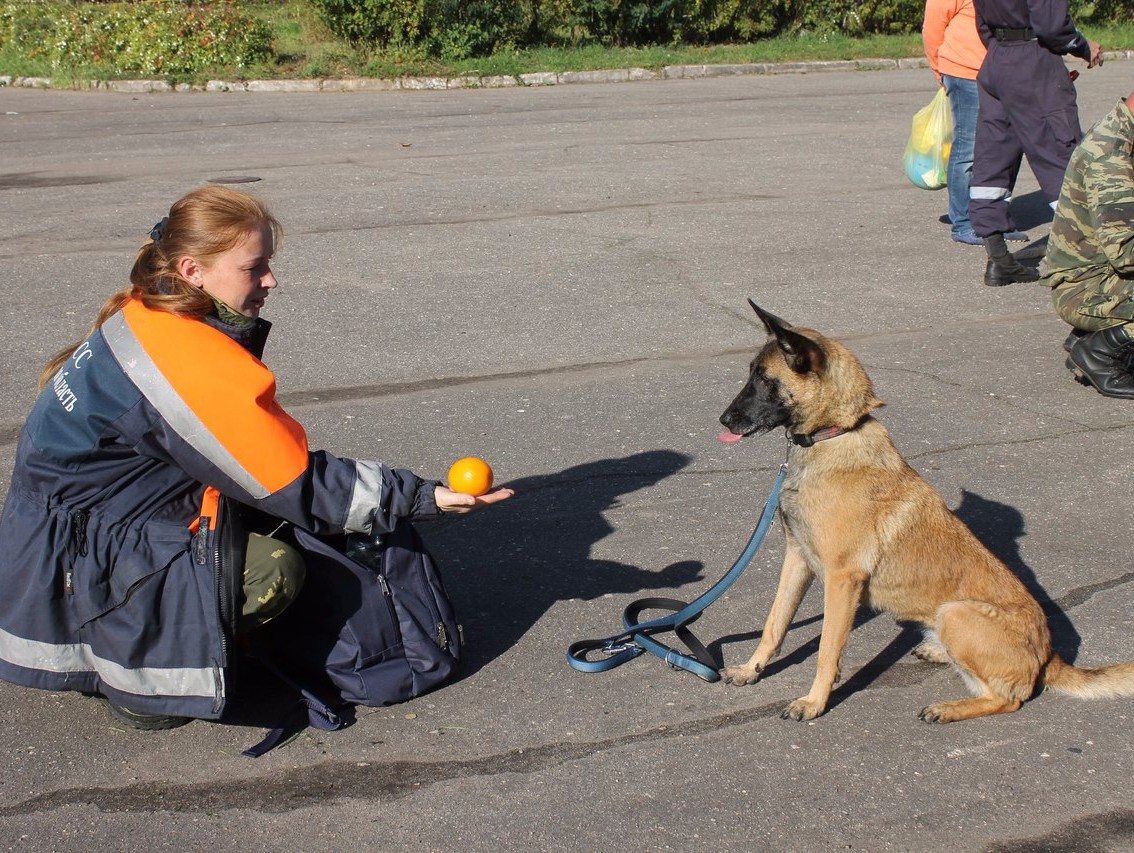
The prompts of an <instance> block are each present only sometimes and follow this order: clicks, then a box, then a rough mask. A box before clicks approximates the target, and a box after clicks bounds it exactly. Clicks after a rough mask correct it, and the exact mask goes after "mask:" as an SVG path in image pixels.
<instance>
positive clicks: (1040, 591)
mask: <svg viewBox="0 0 1134 853" xmlns="http://www.w3.org/2000/svg"><path fill="white" fill-rule="evenodd" d="M954 514H955V515H956V516H957V517H958V518H959V519H961V521H963V522H964V523H965V525H966V526H967V527H968V528H969V529H970V530H972V532H973V534H974V535H975V536H976V537H977V538H978V539H979V540H980V541H981V543H982V544H983V545H984V546H985V547H986V548H988V550H989V551H991V552H992V553H993V554H994V555H995V556H996V557H997V558H998V559H999V560H1000V561H1001V562H1003V563H1004V564H1005V565H1006V566H1007V567H1008V568H1009V569H1010V570H1011V571H1012V572H1013V573H1014V574H1015V575H1016V576H1017V577H1019V578H1020V580H1021V581H1023V583H1024V585H1025V586H1026V587H1027V588H1028V591H1029V592H1031V594H1032V595H1033V596H1035V598H1036V600H1037V601H1038V602H1039V603H1040V606H1041V607H1043V609H1044V612H1045V613H1046V614H1047V619H1048V625H1049V626H1050V629H1051V640H1052V646H1053V647H1054V648H1055V650H1056V651H1057V652H1059V654H1060V655H1061V656H1062V657H1063V658H1064V659H1065V660H1068V661H1074V660H1075V658H1076V656H1077V655H1078V651H1079V645H1080V642H1081V640H1080V637H1079V634H1078V632H1077V631H1076V630H1075V627H1074V626H1073V625H1072V624H1071V620H1070V619H1068V618H1067V615H1066V614H1065V613H1064V612H1063V610H1062V609H1061V608H1060V607H1059V606H1058V605H1057V604H1056V603H1055V602H1054V601H1053V599H1052V598H1051V596H1050V595H1048V593H1047V591H1046V590H1045V589H1044V588H1043V586H1042V585H1041V584H1040V582H1039V580H1038V578H1037V577H1036V574H1035V572H1034V571H1032V569H1031V567H1029V566H1028V564H1027V563H1026V562H1024V559H1023V557H1022V556H1021V555H1020V544H1019V542H1020V539H1021V538H1022V537H1023V536H1024V535H1025V526H1024V516H1023V514H1022V513H1021V512H1020V511H1019V510H1018V509H1016V508H1015V507H1013V506H1009V505H1008V504H1003V503H999V502H997V501H992V500H988V499H987V498H983V497H981V496H980V495H978V494H975V493H974V492H970V491H967V490H963V491H962V492H961V503H960V505H959V506H958V507H957V509H956V510H955V511H954ZM816 589H820V590H821V585H820V584H814V585H813V586H812V590H816ZM810 593H811V591H809V594H810ZM877 615H879V614H877V613H875V612H874V611H871V610H868V609H866V608H859V611H858V613H857V614H856V615H855V621H854V626H853V629H857V628H858V627H860V626H861V625H865V624H866V623H867V622H869V621H871V620H872V619H873V618H874V617H875V616H877ZM822 618H823V616H822V614H820V615H817V616H811V617H808V618H806V619H801V620H799V621H796V622H793V623H792V624H791V626H790V627H789V629H788V630H789V631H791V630H794V629H797V628H802V627H805V626H807V625H812V624H814V623H815V622H819V621H822ZM899 628H900V630H899V633H898V635H897V636H896V637H895V638H894V639H893V640H891V641H890V642H889V643H888V644H887V645H886V647H885V648H884V649H883V650H882V651H881V652H879V653H878V654H877V655H875V656H874V658H872V659H871V660H870V661H868V662H867V663H866V664H864V665H863V666H861V667H859V668H858V669H857V670H855V672H854V674H853V675H851V677H850V678H848V679H847V680H846V681H845V682H843V683H841V684H840V685H839V686H838V687H837V688H836V689H835V690H834V691H833V692H832V694H831V698H830V701H829V702H828V706H827V707H828V710H830V709H832V708H834V707H835V706H837V705H838V704H839V703H840V702H842V701H844V700H845V699H846V698H847V697H848V696H851V695H853V694H854V693H856V692H858V691H859V690H864V689H866V688H867V687H869V686H870V685H871V684H873V683H874V682H875V681H876V680H877V679H878V678H879V677H880V676H881V675H882V674H883V673H885V672H886V671H887V670H889V668H890V667H891V666H893V665H894V664H896V663H898V662H899V661H900V660H902V659H903V658H904V657H905V656H907V655H909V654H910V653H911V652H912V651H913V649H914V648H915V647H916V646H917V644H918V643H919V642H921V639H922V633H921V630H920V628H919V627H918V626H916V625H910V624H904V623H899ZM853 629H852V630H853ZM762 633H763V632H762V630H756V631H749V632H745V633H739V634H730V635H728V636H725V637H721V638H720V639H719V640H716V641H715V642H713V643H711V644H709V646H708V648H709V650H710V652H711V653H712V654H713V656H714V657H715V658H716V659H717V660H718V661H720V660H721V658H722V654H723V648H724V646H726V645H731V644H733V643H751V642H754V641H758V640H759V638H760V636H761V634H762ZM852 636H853V634H852ZM818 651H819V637H813V638H811V639H810V640H808V641H807V642H806V643H804V644H803V645H801V646H799V647H798V648H796V649H793V650H792V651H790V652H789V653H788V654H786V655H784V656H782V657H778V658H776V659H774V660H773V661H771V663H769V664H768V666H767V668H766V669H765V670H764V673H763V675H762V678H768V677H770V676H772V675H775V674H776V673H777V672H780V671H781V670H784V669H786V668H788V667H790V666H795V665H796V664H800V663H803V662H804V661H806V660H807V659H808V658H810V657H811V656H812V655H815V654H817V653H818Z"/></svg>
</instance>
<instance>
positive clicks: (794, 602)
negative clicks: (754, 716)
mask: <svg viewBox="0 0 1134 853" xmlns="http://www.w3.org/2000/svg"><path fill="white" fill-rule="evenodd" d="M813 580H815V575H814V574H813V573H812V571H811V569H809V568H808V567H807V562H806V560H804V559H803V554H802V553H801V552H800V550H799V547H798V546H797V545H796V544H795V540H794V539H793V538H792V536H791V534H788V535H787V542H786V550H785V551H784V564H783V567H782V568H781V569H780V584H779V587H778V588H777V589H776V597H775V600H774V601H772V609H771V610H770V611H768V619H767V621H766V622H765V623H764V631H763V633H762V634H761V635H760V644H759V645H758V646H757V647H756V651H755V653H754V654H753V655H752V657H751V658H749V659H748V662H747V663H745V664H743V665H742V666H726V667H725V668H724V669H722V670H721V677H722V678H724V680H725V681H727V682H728V683H729V684H755V683H756V682H757V681H758V680H759V678H760V673H762V672H763V671H764V667H766V666H767V665H768V662H769V661H770V660H771V659H772V658H774V657H775V656H776V655H777V654H779V652H780V646H781V645H783V642H784V636H785V635H786V634H787V630H788V627H789V626H790V625H791V620H792V619H793V618H794V617H795V612H796V610H798V609H799V603H800V602H801V601H803V596H804V595H805V594H806V593H807V590H808V589H809V588H810V586H811V582H812V581H813Z"/></svg>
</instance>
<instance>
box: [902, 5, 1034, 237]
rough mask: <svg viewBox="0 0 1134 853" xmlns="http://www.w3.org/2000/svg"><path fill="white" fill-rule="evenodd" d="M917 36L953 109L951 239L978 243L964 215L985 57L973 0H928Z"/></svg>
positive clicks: (949, 173) (949, 182)
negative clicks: (979, 80)
mask: <svg viewBox="0 0 1134 853" xmlns="http://www.w3.org/2000/svg"><path fill="white" fill-rule="evenodd" d="M921 37H922V42H923V44H924V46H925V55H926V58H927V59H928V60H929V67H930V68H931V69H932V70H933V74H934V75H935V76H936V77H937V82H938V83H940V84H941V85H942V86H944V87H945V93H946V94H947V95H948V96H949V106H950V107H951V108H952V111H953V147H952V149H951V151H950V152H949V165H948V170H947V173H946V179H947V185H948V189H949V221H950V222H951V223H952V226H953V239H954V240H956V241H957V242H958V243H966V244H968V245H972V246H981V245H983V243H984V241H983V240H981V238H980V237H978V236H977V235H976V233H975V232H974V231H973V226H972V222H971V221H970V219H969V182H970V176H971V174H972V171H973V144H974V141H975V139H976V125H977V115H978V95H977V82H976V77H977V72H978V71H980V66H981V63H982V62H983V61H984V55H985V46H984V44H983V43H982V42H981V40H980V34H979V33H978V32H977V27H976V13H975V12H974V10H973V0H927V1H926V4H925V20H924V22H923V24H922V28H921ZM1005 236H1006V238H1007V239H1010V240H1026V239H1027V235H1026V234H1022V233H1020V232H1013V233H1011V234H1008V235H1005Z"/></svg>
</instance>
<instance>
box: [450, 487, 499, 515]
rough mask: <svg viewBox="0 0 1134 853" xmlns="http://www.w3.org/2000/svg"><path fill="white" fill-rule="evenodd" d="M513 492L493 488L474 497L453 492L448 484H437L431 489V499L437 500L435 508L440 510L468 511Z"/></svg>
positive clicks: (494, 501)
mask: <svg viewBox="0 0 1134 853" xmlns="http://www.w3.org/2000/svg"><path fill="white" fill-rule="evenodd" d="M514 494H515V492H513V491H512V490H511V489H504V488H501V489H493V490H492V491H491V492H488V493H487V494H484V495H481V496H480V497H474V496H473V495H466V494H465V493H464V492H454V491H453V490H452V489H450V488H449V487H448V486H441V485H438V486H437V487H436V488H435V489H434V490H433V499H434V500H435V501H436V502H437V508H438V509H439V510H441V511H442V512H468V511H469V510H472V509H476V508H477V507H479V506H487V505H488V504H494V503H499V502H500V501H502V500H506V499H507V498H510V497H512V495H514Z"/></svg>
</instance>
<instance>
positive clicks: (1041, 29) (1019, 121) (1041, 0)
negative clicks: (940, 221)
mask: <svg viewBox="0 0 1134 853" xmlns="http://www.w3.org/2000/svg"><path fill="white" fill-rule="evenodd" d="M974 8H975V10H976V22H977V31H978V32H979V33H980V38H981V41H983V42H984V44H985V45H986V46H987V48H988V53H987V55H986V56H985V59H984V64H983V65H981V69H980V72H979V73H978V74H977V87H978V97H979V100H980V115H979V118H978V121H977V131H976V146H975V151H974V155H973V174H972V183H971V185H970V187H969V215H970V217H971V218H972V223H973V230H974V231H975V232H976V234H977V236H978V237H981V238H983V240H984V245H985V250H986V251H987V252H988V265H987V267H986V268H985V274H984V283H985V284H988V285H992V286H994V287H996V286H1000V285H1005V284H1012V283H1013V282H1018V281H1035V280H1036V279H1037V278H1039V274H1038V273H1037V272H1036V271H1035V270H1034V269H1032V268H1031V267H1028V266H1025V265H1024V264H1021V263H1020V262H1019V260H1017V259H1016V257H1015V256H1013V255H1012V254H1011V253H1010V252H1009V251H1008V248H1007V246H1006V245H1005V242H1004V235H1005V234H1006V233H1008V232H1010V231H1013V230H1015V225H1014V224H1013V222H1012V218H1011V216H1010V214H1009V212H1008V201H1009V199H1010V197H1011V194H1012V188H1013V185H1014V184H1015V182H1016V176H1017V174H1018V173H1019V171H1020V163H1021V160H1022V158H1023V155H1025V154H1027V155H1028V164H1029V165H1030V166H1031V168H1032V171H1033V172H1034V173H1035V176H1036V180H1037V181H1039V185H1040V189H1041V190H1042V192H1043V194H1044V195H1045V196H1047V200H1048V203H1049V204H1051V205H1052V206H1054V205H1055V202H1056V200H1057V199H1058V198H1059V188H1060V185H1061V184H1062V183H1063V173H1064V171H1065V170H1066V168H1067V161H1068V160H1069V159H1070V157H1071V152H1072V151H1073V150H1074V149H1075V146H1076V145H1077V144H1078V143H1079V140H1080V138H1081V137H1082V135H1083V133H1082V130H1081V129H1080V127H1079V107H1078V104H1077V103H1076V101H1075V86H1074V79H1075V77H1077V76H1078V72H1073V73H1071V74H1069V73H1068V71H1067V67H1066V66H1065V65H1064V64H1063V57H1064V56H1066V55H1068V54H1070V55H1072V56H1077V57H1079V58H1080V59H1083V60H1085V61H1086V63H1087V67H1088V68H1094V67H1095V66H1097V65H1102V49H1101V48H1100V47H1099V45H1098V42H1094V41H1091V40H1089V39H1087V38H1086V37H1085V36H1084V35H1083V34H1082V33H1080V32H1079V30H1078V29H1077V28H1076V27H1075V23H1074V21H1072V20H1071V15H1070V13H1069V12H1068V9H1067V0H974Z"/></svg>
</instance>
